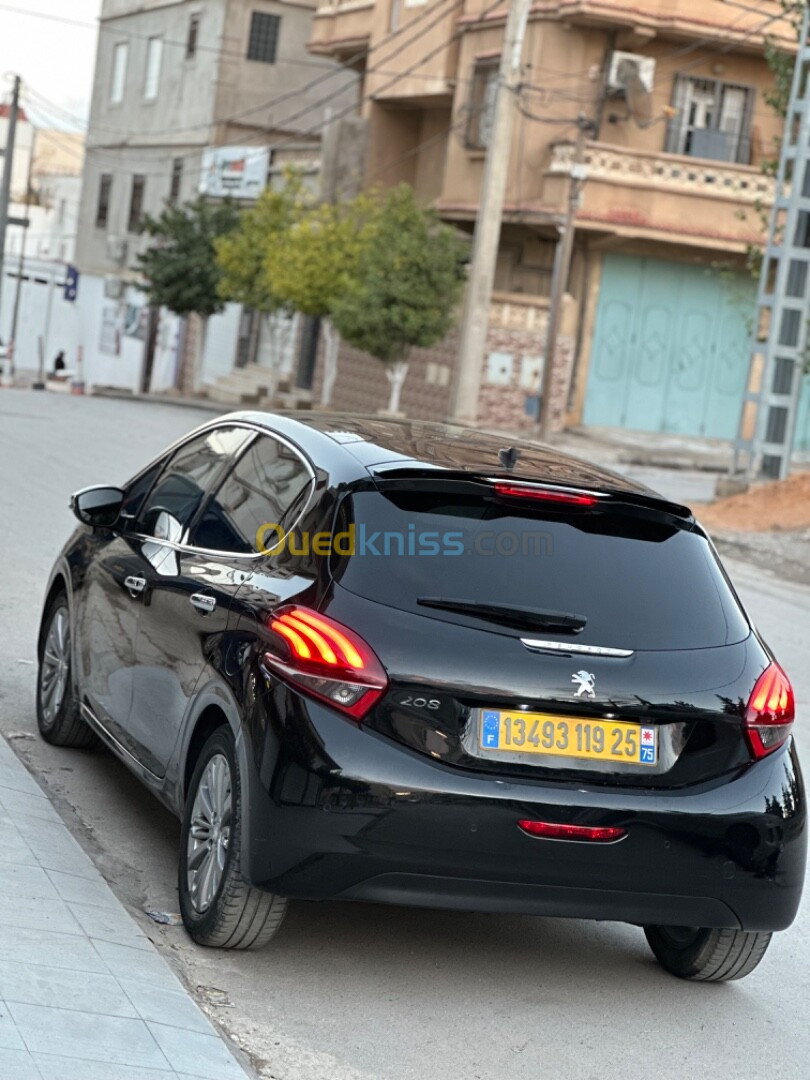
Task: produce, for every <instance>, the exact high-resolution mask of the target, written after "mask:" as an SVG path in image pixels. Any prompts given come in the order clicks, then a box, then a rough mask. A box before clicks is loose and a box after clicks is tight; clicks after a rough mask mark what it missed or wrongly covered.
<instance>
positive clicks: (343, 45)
mask: <svg viewBox="0 0 810 1080" xmlns="http://www.w3.org/2000/svg"><path fill="white" fill-rule="evenodd" d="M374 8H375V3H374V0H332V2H331V3H326V4H320V5H319V6H318V8H317V9H316V11H315V14H314V16H313V19H312V33H311V36H310V39H309V42H308V44H307V48H308V49H309V51H310V52H313V53H318V54H320V55H321V56H331V57H332V58H333V59H334V60H338V61H340V62H341V63H345V62H346V61H348V60H350V59H353V58H355V57H357V55H358V54H360V53H363V52H365V51H367V50H368V47H369V42H370V40H371V31H372V25H373V22H374ZM353 66H357V65H353Z"/></svg>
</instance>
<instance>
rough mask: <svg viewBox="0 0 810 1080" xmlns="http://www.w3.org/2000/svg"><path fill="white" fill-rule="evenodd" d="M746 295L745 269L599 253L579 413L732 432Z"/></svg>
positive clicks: (665, 427) (612, 421) (646, 425)
mask: <svg viewBox="0 0 810 1080" xmlns="http://www.w3.org/2000/svg"><path fill="white" fill-rule="evenodd" d="M754 305H755V286H754V283H753V281H752V280H751V279H750V278H749V277H748V276H746V275H744V274H739V275H738V274H728V273H722V274H720V273H717V272H713V271H709V270H706V269H704V268H701V267H694V266H685V265H683V264H682V263H670V262H663V261H660V260H657V259H641V258H635V257H631V256H624V255H608V256H606V258H605V265H604V269H603V273H602V286H601V290H600V297H599V309H598V313H597V319H596V328H595V331H594V342H593V348H592V350H591V363H590V372H589V376H588V393H587V397H586V402H585V413H584V421H585V423H586V424H592V425H596V426H605V427H627V428H635V429H638V430H642V431H662V432H672V433H676V434H682V435H705V436H711V437H715V438H721V439H733V438H734V437H735V436H736V434H737V425H738V423H739V419H740V404H741V401H742V394H743V388H744V385H745V380H746V374H747V370H748V355H749V345H750V320H751V318H752V317H753V314H754Z"/></svg>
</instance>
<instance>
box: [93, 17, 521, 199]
mask: <svg viewBox="0 0 810 1080" xmlns="http://www.w3.org/2000/svg"><path fill="white" fill-rule="evenodd" d="M461 3H463V0H454V3H453V7H458V6H460V5H461ZM501 3H502V0H494V2H493V3H492V4H490V5H489V6H488V7H487V8H485V9H484V10H483V11H482V12H481V13H480V15H479V16H477V18H476V20H475V23H478V22H480V21H482V20H484V19H486V17H487V15H488V14H490V13H491V12H492V11H494V10H495V9H496V8H497V7H499V6H500V4H501ZM446 16H447V12H446V11H445V12H441V13H440V15H439V16H438V17H437V18H435V19H434V20H432V22H431V23H430V24H429V25H428V26H426V27H424V28H423V29H422V31H421V32H420V34H419V35H417V36H416V37H412V38H410V39H409V40H407V41H403V42H401V43H400V44H399V46H398V47H397V49H395V50H394V51H393V52H392V53H390V54H389V56H388V57H386V60H385V61H384V62H388V61H389V60H391V59H393V58H394V57H395V56H397V55H399V54H400V53H401V52H402V51H404V50H405V49H406V48H408V47H409V46H410V45H412V44H413V42H414V41H415V40H417V37H421V36H422V35H423V34H424V33H425V32H427V31H428V30H429V29H432V27H433V25H434V24H435V23H437V22H439V21H440V20H442V19H444V18H446ZM415 21H416V20H413V22H415ZM413 22H412V23H411V24H410V25H411V26H412V25H413ZM475 23H471V24H467V25H465V26H464V27H462V28H460V29H458V30H456V31H454V32H453V33H452V34H451V35H450V37H448V38H447V39H445V40H443V41H442V42H441V43H440V44H439V45H438V46H436V48H434V49H432V50H430V51H429V52H428V53H426V54H425V55H424V56H422V57H421V59H419V60H417V61H416V62H415V63H414V64H412V65H411V66H410V67H408V68H406V69H405V70H404V71H401V72H399V73H397V75H395V76H394V77H392V78H391V79H389V80H388V81H387V82H386V83H384V84H383V85H382V86H381V87H378V88H377V89H376V90H375V91H374V92H373V93H367V94H364V95H363V96H362V97H361V98H360V99H359V101H357V102H352V104H351V105H349V106H346V107H345V108H343V109H340V110H338V112H337V113H333V114H332V115H331V116H329V117H326V118H324V119H323V120H319V121H317V122H316V123H315V124H313V125H311V126H310V127H308V128H306V129H304V130H303V131H299V132H296V133H295V134H293V135H290V136H287V137H285V138H283V139H281V140H278V141H276V142H273V143H270V144H267V145H262V146H258V147H256V150H255V152H254V154H253V155H251V154H248V155H247V157H251V156H258V155H259V154H262V153H264V152H266V151H267V150H271V151H278V150H283V149H284V148H286V147H289V146H291V145H292V144H294V143H296V142H299V141H300V140H301V138H302V137H305V136H307V135H313V136H315V135H317V134H318V133H320V132H321V131H322V129H323V128H324V127H326V126H327V124H329V123H332V122H333V121H336V120H340V119H342V118H343V117H344V116H348V115H350V114H354V113H356V112H357V110H358V108H359V107H360V106H361V105H362V104H363V103H364V102H366V101H373V100H375V99H376V98H377V97H378V96H379V95H380V94H383V93H385V92H386V91H387V90H388V89H390V88H391V87H392V86H394V85H395V84H396V83H397V82H399V81H401V80H402V79H404V78H407V77H408V76H409V75H411V74H412V72H413V71H415V70H417V69H418V68H420V67H421V66H422V65H423V64H425V63H427V62H428V60H430V59H432V58H433V57H434V56H436V55H438V54H439V53H440V52H443V51H444V50H446V49H448V48H449V47H450V45H452V44H453V42H454V41H456V40H458V39H459V38H460V37H462V36H463V35H464V34H465V33H467V32H468V31H469V30H470V28H471V27H472V26H474V25H475ZM389 37H390V35H389ZM381 44H382V43H381ZM371 72H376V69H375V68H370V69H368V72H367V74H369V73H371ZM333 96H334V95H332V94H330V95H328V96H327V97H324V98H322V99H321V100H319V101H317V102H315V103H313V104H312V105H308V106H306V107H305V108H304V109H302V110H300V111H299V113H297V114H294V115H293V116H292V117H289V118H287V122H288V123H289V122H291V121H292V120H293V119H297V118H298V117H299V116H303V115H305V114H306V113H308V112H312V111H313V110H314V109H316V108H319V107H320V106H326V105H328V103H329V102H330V101H332V100H333ZM220 122H222V121H220ZM210 126H213V124H212V125H210ZM183 130H185V129H183ZM265 135H266V131H263V132H248V133H245V134H242V135H241V136H240V137H239V138H237V139H232V140H228V141H225V142H223V143H219V144H217V147H216V148H217V149H220V148H222V147H229V146H242V145H244V143H245V142H247V141H251V140H253V139H256V138H258V137H263V136H265ZM147 145H148V144H147ZM135 148H136V147H133V146H131V145H129V146H127V145H123V146H121V147H120V149H121V150H128V149H129V150H131V149H135ZM145 148H146V147H140V149H145ZM116 149H118V148H114V147H98V148H95V147H88V151H92V152H93V153H94V154H95V155H97V156H101V155H104V156H106V157H107V158H108V159H109V158H110V156H111V154H113V153H114V151H115V150H116ZM201 154H202V148H200V149H197V150H194V151H191V152H189V153H185V154H178V155H175V160H194V159H197V158H199V157H200V156H201ZM115 160H116V162H117V157H116V158H115ZM139 175H143V176H145V177H147V178H149V177H151V178H153V179H160V178H170V177H171V175H172V173H171V172H166V171H160V172H154V171H149V170H144V171H143V172H141V173H140V174H139Z"/></svg>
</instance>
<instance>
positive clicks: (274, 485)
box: [191, 436, 312, 554]
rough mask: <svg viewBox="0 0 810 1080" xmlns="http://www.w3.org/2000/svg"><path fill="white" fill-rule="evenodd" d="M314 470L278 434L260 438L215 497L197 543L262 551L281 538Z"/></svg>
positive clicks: (197, 533)
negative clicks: (282, 528)
mask: <svg viewBox="0 0 810 1080" xmlns="http://www.w3.org/2000/svg"><path fill="white" fill-rule="evenodd" d="M311 478H312V475H311V473H310V471H309V469H308V468H307V466H306V464H305V463H304V461H303V459H302V458H301V456H300V455H299V454H297V453H296V452H295V451H294V450H291V449H290V448H289V447H288V446H286V445H285V444H284V443H281V442H278V441H277V440H276V439H273V438H269V437H264V436H262V437H261V438H258V439H257V440H256V441H255V442H254V443H253V444H252V445H251V446H250V447H248V449H247V450H246V451H245V453H244V454H243V455H242V457H241V458H240V459H239V461H238V462H237V463H236V465H235V466H234V468H233V469H232V471H231V472H230V473H229V474H228V475H227V476H226V478H225V480H224V481H223V482H222V484H221V486H220V488H219V490H218V491H217V492H216V493H215V494H214V495H213V496H212V497H211V499H210V500H209V502H208V505H207V506H206V508H205V511H204V513H203V514H202V517H201V518H200V520H199V522H198V523H197V525H196V526H195V528H194V530H193V533H192V536H191V544H192V546H194V547H198V548H206V549H207V550H209V551H228V552H235V553H237V554H250V553H251V552H259V551H260V550H262V549H263V548H272V547H273V546H274V544H275V543H276V542H277V537H278V533H277V531H276V528H275V527H276V526H281V527H286V526H287V525H288V524H289V521H290V515H291V514H292V513H293V512H294V511H295V509H296V507H300V506H301V503H302V501H303V499H304V497H305V495H306V492H307V490H308V488H309V485H310V481H311Z"/></svg>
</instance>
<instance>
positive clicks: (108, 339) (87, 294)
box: [77, 274, 144, 393]
mask: <svg viewBox="0 0 810 1080" xmlns="http://www.w3.org/2000/svg"><path fill="white" fill-rule="evenodd" d="M143 303H144V296H143V293H141V292H140V291H139V290H138V289H135V288H133V287H132V286H127V288H126V290H125V293H124V296H123V297H122V298H121V299H120V300H110V299H108V298H107V297H105V295H104V278H102V277H98V276H96V275H94V274H83V275H82V277H81V280H80V282H79V295H78V298H77V304H78V308H79V313H80V319H79V326H80V331H79V344H80V345H81V346H82V347H83V349H84V362H83V371H82V376H83V378H84V381H85V384H86V385H87V387H88V389H91V388H92V387H95V386H110V387H115V388H116V389H120V390H131V391H132V392H133V393H137V391H138V390H139V389H140V378H141V369H142V367H143V356H144V342H143V341H142V340H140V339H139V338H137V337H133V336H131V335H130V334H127V333H125V329H126V327H127V322H128V320H127V306H128V305H132V306H135V307H140V306H142V305H143Z"/></svg>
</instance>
